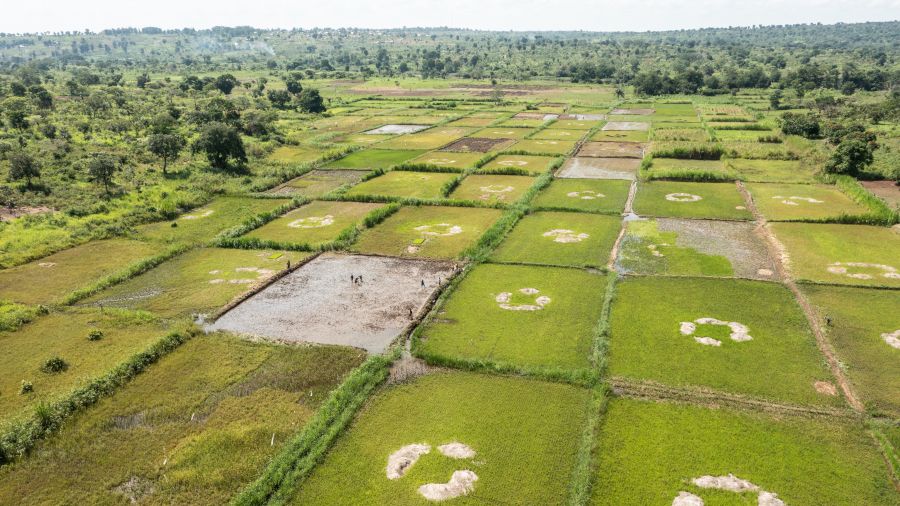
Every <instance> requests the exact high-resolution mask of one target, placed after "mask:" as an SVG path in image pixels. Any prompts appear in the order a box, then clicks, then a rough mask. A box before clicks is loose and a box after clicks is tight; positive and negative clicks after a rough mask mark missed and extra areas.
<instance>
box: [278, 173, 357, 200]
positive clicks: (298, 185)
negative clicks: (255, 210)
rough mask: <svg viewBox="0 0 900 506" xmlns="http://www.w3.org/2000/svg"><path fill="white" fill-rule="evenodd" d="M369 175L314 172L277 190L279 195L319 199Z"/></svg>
mask: <svg viewBox="0 0 900 506" xmlns="http://www.w3.org/2000/svg"><path fill="white" fill-rule="evenodd" d="M366 174H367V172H366V171H364V170H314V171H311V172H308V173H306V174H304V175H302V176H300V177H298V178H296V179H292V180H291V181H288V182H287V183H286V184H285V185H284V186H282V187H280V188H278V190H276V191H277V192H278V193H279V194H285V193H287V194H290V195H298V196H303V197H307V198H318V197H321V196H322V195H325V194H326V193H328V192H331V191H333V190H336V189H338V188H340V187H341V186H343V185H345V184H347V185H349V184H353V183H356V182H358V181H360V180H361V179H362V178H363V177H365V175H366Z"/></svg>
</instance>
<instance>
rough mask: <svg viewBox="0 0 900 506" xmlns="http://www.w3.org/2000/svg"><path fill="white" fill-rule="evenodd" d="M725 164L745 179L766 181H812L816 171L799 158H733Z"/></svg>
mask: <svg viewBox="0 0 900 506" xmlns="http://www.w3.org/2000/svg"><path fill="white" fill-rule="evenodd" d="M724 162H725V166H726V167H728V168H729V169H731V170H732V171H734V172H736V173H737V175H738V177H739V178H740V179H742V180H744V181H756V182H764V183H811V182H813V181H814V179H813V176H814V171H813V170H811V169H810V168H809V167H806V166H805V165H804V164H803V163H801V162H800V161H798V160H746V159H741V158H731V159H728V160H725V161H724Z"/></svg>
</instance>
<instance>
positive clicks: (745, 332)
mask: <svg viewBox="0 0 900 506" xmlns="http://www.w3.org/2000/svg"><path fill="white" fill-rule="evenodd" d="M697 325H721V326H725V327H728V328H729V329H731V333H730V334H729V336H728V337H729V338H731V340H732V341H736V342H739V343H741V342H744V341H750V340H752V339H753V336H751V335H750V333H749V332H750V329H748V328H747V326H746V325H744V324H742V323H738V322H726V321H722V320H719V319H716V318H709V317H704V318H697V319H696V320H694V321H692V322H681V324H680V326H679V328H678V331H679V332H681V335H683V336H692V335H694V333H696V332H697ZM694 341H696V342H697V343H699V344H703V345H706V346H721V345H722V341H719V340H718V339H713V338H712V337H706V336H694Z"/></svg>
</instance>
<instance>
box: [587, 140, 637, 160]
mask: <svg viewBox="0 0 900 506" xmlns="http://www.w3.org/2000/svg"><path fill="white" fill-rule="evenodd" d="M644 148H645V145H644V144H640V143H637V142H586V143H585V144H584V145H583V146H582V147H581V149H580V150H578V155H577V156H580V157H597V158H643V157H644Z"/></svg>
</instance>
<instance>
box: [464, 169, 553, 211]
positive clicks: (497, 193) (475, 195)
mask: <svg viewBox="0 0 900 506" xmlns="http://www.w3.org/2000/svg"><path fill="white" fill-rule="evenodd" d="M534 181H535V178H533V177H531V176H505V175H491V174H473V175H470V176H467V177H466V178H465V179H463V181H462V183H460V184H459V186H457V187H456V189H455V190H453V193H451V194H450V198H451V199H454V200H474V201H476V202H487V203H490V204H495V203H504V204H511V203H513V202H516V201H517V200H519V199H520V198H521V197H522V195H524V194H525V192H526V191H528V189H529V188H531V186H532V185H533V184H534Z"/></svg>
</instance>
